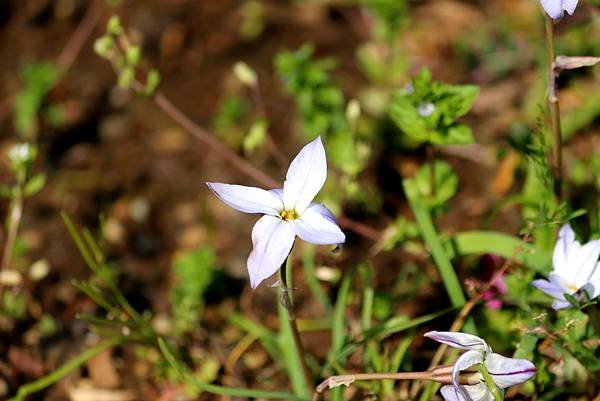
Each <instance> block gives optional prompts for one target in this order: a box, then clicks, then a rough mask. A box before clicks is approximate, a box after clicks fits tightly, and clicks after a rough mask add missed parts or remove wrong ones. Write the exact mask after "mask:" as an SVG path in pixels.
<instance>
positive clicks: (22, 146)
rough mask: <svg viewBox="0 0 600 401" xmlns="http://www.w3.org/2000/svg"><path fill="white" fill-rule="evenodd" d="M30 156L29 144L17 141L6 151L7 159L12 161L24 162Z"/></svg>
mask: <svg viewBox="0 0 600 401" xmlns="http://www.w3.org/2000/svg"><path fill="white" fill-rule="evenodd" d="M30 158H31V146H30V145H29V144H28V143H17V144H15V145H13V146H12V147H11V148H10V150H9V151H8V159H9V160H10V161H11V162H13V163H24V162H26V161H28V160H29V159H30Z"/></svg>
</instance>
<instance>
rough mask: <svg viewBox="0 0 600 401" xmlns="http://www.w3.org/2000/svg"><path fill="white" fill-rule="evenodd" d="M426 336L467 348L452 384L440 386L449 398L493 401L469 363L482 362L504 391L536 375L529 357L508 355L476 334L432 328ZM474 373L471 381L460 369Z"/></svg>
mask: <svg viewBox="0 0 600 401" xmlns="http://www.w3.org/2000/svg"><path fill="white" fill-rule="evenodd" d="M425 337H429V338H432V339H434V340H436V341H438V342H441V343H443V344H447V345H449V346H451V347H454V348H458V349H462V350H466V351H467V352H465V353H464V354H462V355H461V356H460V357H459V358H458V359H457V360H456V362H455V363H454V368H453V369H452V383H453V384H452V385H449V386H443V387H442V388H441V392H442V396H443V397H444V399H445V400H446V401H493V400H494V396H493V394H492V392H491V391H490V389H489V388H488V387H487V385H486V383H485V381H484V379H483V377H482V376H481V374H480V373H478V370H477V368H476V367H475V368H474V369H469V368H470V367H472V366H474V365H477V364H479V363H483V364H484V365H485V367H486V369H487V371H488V372H489V373H490V376H491V377H492V380H493V381H494V383H495V384H496V386H497V387H498V388H499V389H500V391H503V390H504V389H505V388H507V387H509V386H513V385H515V384H519V383H523V382H525V381H527V380H529V379H530V378H531V377H532V376H533V375H535V372H536V369H535V366H534V365H533V363H531V362H530V361H528V360H527V359H515V358H507V357H504V356H502V355H500V354H496V353H494V352H492V349H491V348H490V346H489V345H487V343H486V342H485V341H484V340H483V339H481V338H479V337H477V336H474V335H471V334H465V333H456V332H451V331H430V332H429V333H426V334H425ZM467 370H468V372H465V373H472V374H470V375H469V378H468V383H469V384H464V379H463V380H462V381H461V377H460V375H461V372H463V371H467Z"/></svg>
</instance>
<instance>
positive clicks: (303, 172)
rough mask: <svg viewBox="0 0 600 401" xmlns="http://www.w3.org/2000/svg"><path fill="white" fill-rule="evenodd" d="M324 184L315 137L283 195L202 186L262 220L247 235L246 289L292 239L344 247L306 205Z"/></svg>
mask: <svg viewBox="0 0 600 401" xmlns="http://www.w3.org/2000/svg"><path fill="white" fill-rule="evenodd" d="M326 178H327V160H326V158H325V149H324V148H323V144H322V143H321V137H317V138H316V139H315V140H314V141H312V142H310V143H309V144H307V145H306V146H304V148H302V150H300V153H298V155H297V156H296V157H295V158H294V160H292V163H291V164H290V167H289V169H288V171H287V175H286V177H285V182H284V183H283V189H271V190H264V189H260V188H254V187H246V186H242V185H231V184H220V183H212V182H208V183H207V185H208V187H209V188H210V189H211V190H212V191H213V192H214V193H215V195H217V196H218V197H219V199H221V200H222V201H223V202H225V203H226V204H227V205H229V206H231V207H232V208H234V209H237V210H239V211H241V212H244V213H261V214H264V216H263V217H261V218H260V219H259V220H258V221H257V222H256V224H255V225H254V228H253V229H252V244H253V249H252V252H251V253H250V256H249V257H248V263H247V264H248V274H249V275H250V285H251V286H252V288H256V287H257V286H258V285H259V284H260V283H261V282H262V281H263V280H264V279H266V278H268V277H269V276H271V275H273V274H274V273H275V272H276V271H277V270H278V269H279V267H280V266H281V265H282V263H283V262H284V261H285V259H286V258H287V256H288V254H289V253H290V251H291V249H292V245H293V244H294V240H295V238H296V236H298V237H300V238H301V239H303V240H304V241H306V242H310V243H313V244H320V245H333V244H336V245H339V244H343V243H344V241H345V240H346V236H345V235H344V233H343V232H342V230H340V228H339V227H338V226H337V224H336V221H335V217H334V216H333V214H332V213H331V211H330V210H329V209H327V208H326V207H325V206H323V205H322V204H320V203H314V202H312V201H313V199H314V197H315V196H316V195H317V193H318V192H319V191H320V190H321V188H322V187H323V184H324V183H325V179H326Z"/></svg>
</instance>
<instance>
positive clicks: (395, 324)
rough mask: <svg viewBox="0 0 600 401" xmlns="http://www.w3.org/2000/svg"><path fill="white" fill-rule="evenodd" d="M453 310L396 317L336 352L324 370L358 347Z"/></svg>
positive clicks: (447, 309) (343, 358)
mask: <svg viewBox="0 0 600 401" xmlns="http://www.w3.org/2000/svg"><path fill="white" fill-rule="evenodd" d="M453 310H456V308H446V309H444V310H442V311H439V312H435V313H430V314H427V315H423V316H419V317H416V318H414V319H409V318H407V317H406V316H395V317H393V318H391V319H389V320H387V321H385V322H383V323H381V324H378V325H377V326H374V327H373V328H371V329H370V330H368V331H366V332H365V333H363V336H362V337H361V338H359V339H357V340H354V341H352V342H351V343H349V344H346V345H344V347H343V348H341V349H340V350H339V351H338V352H336V353H335V354H334V355H332V356H330V357H329V358H328V361H327V364H326V365H325V366H324V367H323V369H324V370H325V369H328V368H329V367H331V366H332V365H333V364H334V363H335V364H337V363H340V362H341V361H343V360H345V358H346V357H347V356H348V355H350V354H352V353H353V352H354V351H356V349H357V348H358V347H360V346H361V345H363V344H364V343H365V342H366V341H368V340H370V339H375V340H377V341H382V340H383V339H385V338H387V337H389V336H391V335H392V334H397V333H400V332H402V331H405V330H408V329H412V328H413V327H417V326H420V325H422V324H424V323H427V322H429V321H431V320H433V319H437V318H438V317H440V316H443V315H444V314H446V313H449V312H451V311H453Z"/></svg>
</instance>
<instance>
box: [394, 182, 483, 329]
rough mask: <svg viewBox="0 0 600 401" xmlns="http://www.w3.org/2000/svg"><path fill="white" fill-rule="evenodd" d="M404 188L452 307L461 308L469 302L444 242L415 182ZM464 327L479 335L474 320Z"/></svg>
mask: <svg viewBox="0 0 600 401" xmlns="http://www.w3.org/2000/svg"><path fill="white" fill-rule="evenodd" d="M403 186H404V192H405V194H406V197H407V198H408V203H409V204H410V207H411V209H412V211H413V214H414V215H415V220H416V222H417V225H418V226H419V229H420V230H421V234H422V235H423V238H424V239H425V242H426V243H427V245H428V246H429V250H430V251H431V255H432V257H433V260H434V262H435V265H436V267H437V268H438V271H439V272H440V275H441V276H442V281H443V283H444V287H445V288H446V291H447V292H448V297H449V298H450V302H451V303H452V306H454V307H457V308H460V307H462V306H463V305H464V304H465V303H466V302H467V300H466V298H465V294H464V293H463V290H462V286H461V284H460V281H459V280H458V276H457V275H456V272H455V271H454V268H453V267H452V263H451V262H450V258H449V257H448V254H447V253H446V251H445V249H444V246H443V245H442V241H441V240H440V237H439V235H438V233H437V231H436V229H435V226H434V224H433V221H432V219H431V215H430V214H429V210H428V209H427V208H426V207H425V205H424V204H423V203H422V202H421V200H420V199H419V192H418V190H417V185H416V183H415V181H414V180H412V179H405V180H404V181H403ZM464 327H465V331H467V332H468V333H473V334H476V333H477V329H476V328H475V324H474V323H473V320H472V319H469V320H467V322H466V323H465V326H464Z"/></svg>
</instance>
